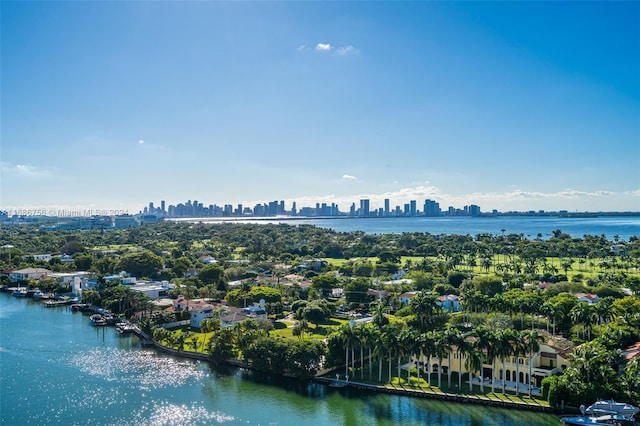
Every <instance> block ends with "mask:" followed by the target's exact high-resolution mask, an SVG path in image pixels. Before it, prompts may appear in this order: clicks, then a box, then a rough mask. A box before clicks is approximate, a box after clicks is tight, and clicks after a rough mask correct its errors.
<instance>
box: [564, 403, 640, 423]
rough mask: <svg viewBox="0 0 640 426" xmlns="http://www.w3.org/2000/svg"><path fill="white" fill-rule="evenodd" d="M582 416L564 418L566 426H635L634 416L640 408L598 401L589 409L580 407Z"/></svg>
mask: <svg viewBox="0 0 640 426" xmlns="http://www.w3.org/2000/svg"><path fill="white" fill-rule="evenodd" d="M580 411H581V412H582V416H576V417H564V418H563V419H562V423H563V424H566V425H604V426H607V425H609V426H610V425H635V424H637V423H636V422H635V420H634V416H635V415H636V414H637V413H638V412H640V408H638V407H634V406H633V405H631V404H626V403H623V402H615V401H613V400H608V401H604V400H598V401H596V402H594V403H593V404H592V405H590V406H589V407H587V408H585V407H584V405H582V406H580Z"/></svg>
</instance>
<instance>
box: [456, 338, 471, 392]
mask: <svg viewBox="0 0 640 426" xmlns="http://www.w3.org/2000/svg"><path fill="white" fill-rule="evenodd" d="M470 347H471V345H470V344H469V342H467V336H466V335H465V334H463V335H460V336H459V339H458V341H457V342H456V352H457V355H458V389H459V390H460V391H462V358H463V357H464V356H465V355H466V353H467V351H468V350H469V349H470Z"/></svg>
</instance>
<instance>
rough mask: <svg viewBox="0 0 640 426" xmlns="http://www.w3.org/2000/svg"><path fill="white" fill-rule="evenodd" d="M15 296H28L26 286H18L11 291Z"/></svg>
mask: <svg viewBox="0 0 640 426" xmlns="http://www.w3.org/2000/svg"><path fill="white" fill-rule="evenodd" d="M11 295H12V296H13V297H27V288H26V287H18V288H16V289H15V290H13V292H12V293H11Z"/></svg>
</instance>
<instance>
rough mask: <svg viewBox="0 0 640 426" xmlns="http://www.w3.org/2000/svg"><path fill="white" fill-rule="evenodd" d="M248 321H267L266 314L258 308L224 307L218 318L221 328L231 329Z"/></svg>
mask: <svg viewBox="0 0 640 426" xmlns="http://www.w3.org/2000/svg"><path fill="white" fill-rule="evenodd" d="M248 319H267V312H266V311H265V310H264V309H263V308H261V307H259V306H249V307H247V308H236V307H233V306H227V307H225V313H224V314H222V316H221V317H220V324H221V325H222V327H232V326H234V325H235V324H237V323H239V322H241V321H245V320H248Z"/></svg>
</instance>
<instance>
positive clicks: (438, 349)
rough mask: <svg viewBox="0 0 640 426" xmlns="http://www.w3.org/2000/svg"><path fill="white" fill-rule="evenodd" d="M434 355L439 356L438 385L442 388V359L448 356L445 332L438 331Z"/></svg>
mask: <svg viewBox="0 0 640 426" xmlns="http://www.w3.org/2000/svg"><path fill="white" fill-rule="evenodd" d="M434 343H435V346H434V349H435V352H434V355H435V356H436V357H437V358H438V387H439V388H440V389H442V359H443V358H444V357H445V356H447V353H448V344H447V338H446V336H445V334H444V333H442V332H438V333H436V334H435V339H434Z"/></svg>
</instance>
